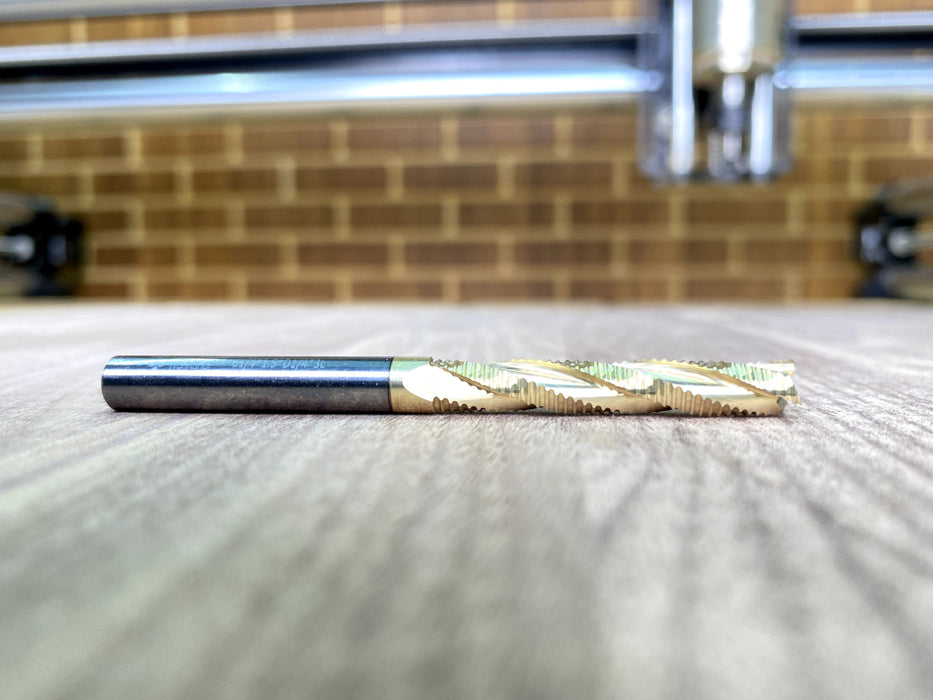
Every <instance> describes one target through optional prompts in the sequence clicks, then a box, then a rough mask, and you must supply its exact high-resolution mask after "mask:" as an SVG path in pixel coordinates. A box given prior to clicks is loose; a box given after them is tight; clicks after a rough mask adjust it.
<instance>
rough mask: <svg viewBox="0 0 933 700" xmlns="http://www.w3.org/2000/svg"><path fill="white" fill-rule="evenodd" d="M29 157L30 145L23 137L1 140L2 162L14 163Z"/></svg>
mask: <svg viewBox="0 0 933 700" xmlns="http://www.w3.org/2000/svg"><path fill="white" fill-rule="evenodd" d="M28 157H29V145H28V144H27V143H26V141H25V140H21V139H3V140H2V141H0V163H13V162H18V161H23V160H26V158H28Z"/></svg>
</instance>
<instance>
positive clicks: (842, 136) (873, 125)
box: [803, 113, 910, 149]
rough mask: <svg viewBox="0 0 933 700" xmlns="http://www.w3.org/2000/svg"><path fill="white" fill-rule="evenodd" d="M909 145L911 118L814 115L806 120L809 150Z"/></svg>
mask: <svg viewBox="0 0 933 700" xmlns="http://www.w3.org/2000/svg"><path fill="white" fill-rule="evenodd" d="M909 141H910V116H908V115H893V114H892V115H847V114H838V113H836V114H834V113H829V114H826V113H820V114H811V115H808V116H807V118H806V121H805V127H804V138H803V142H804V144H805V145H806V147H807V148H815V149H823V148H832V147H838V146H841V145H851V144H859V145H877V144H897V143H903V144H906V143H907V142H909Z"/></svg>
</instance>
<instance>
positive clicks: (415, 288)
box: [351, 280, 443, 300]
mask: <svg viewBox="0 0 933 700" xmlns="http://www.w3.org/2000/svg"><path fill="white" fill-rule="evenodd" d="M442 295H443V288H442V286H441V283H440V282H438V281H436V280H357V281H354V282H353V284H352V286H351V296H352V297H353V298H354V299H419V300H426V299H440V298H441V296H442Z"/></svg>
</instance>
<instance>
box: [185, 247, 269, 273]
mask: <svg viewBox="0 0 933 700" xmlns="http://www.w3.org/2000/svg"><path fill="white" fill-rule="evenodd" d="M280 259H281V254H280V251H279V249H278V248H277V247H275V246H274V245H271V244H263V245H242V244H241V245H204V246H198V247H197V248H195V250H194V261H195V263H197V264H198V265H204V266H205V267H213V266H228V265H229V266H236V267H242V266H262V267H267V266H270V265H278V264H279V260H280Z"/></svg>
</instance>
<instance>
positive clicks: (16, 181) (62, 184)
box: [0, 174, 78, 195]
mask: <svg viewBox="0 0 933 700" xmlns="http://www.w3.org/2000/svg"><path fill="white" fill-rule="evenodd" d="M0 189H2V190H13V191H16V192H35V193H41V194H51V195H73V194H75V193H76V192H77V191H78V178H77V177H76V176H75V175H71V174H67V175H65V174H63V175H0Z"/></svg>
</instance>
